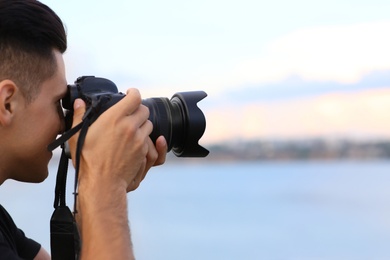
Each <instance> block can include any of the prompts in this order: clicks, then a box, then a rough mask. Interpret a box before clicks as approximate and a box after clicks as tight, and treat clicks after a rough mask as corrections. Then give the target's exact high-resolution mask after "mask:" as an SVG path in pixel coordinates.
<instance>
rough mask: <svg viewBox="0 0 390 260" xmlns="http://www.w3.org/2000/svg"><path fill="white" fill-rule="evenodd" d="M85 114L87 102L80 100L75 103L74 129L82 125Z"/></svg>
mask: <svg viewBox="0 0 390 260" xmlns="http://www.w3.org/2000/svg"><path fill="white" fill-rule="evenodd" d="M84 114H85V102H84V101H83V100H82V99H80V98H78V99H76V100H75V101H74V103H73V121H72V122H73V123H72V127H75V126H76V125H78V124H79V123H81V121H82V119H83V116H84Z"/></svg>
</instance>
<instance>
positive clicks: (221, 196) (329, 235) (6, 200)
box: [0, 162, 390, 260]
mask: <svg viewBox="0 0 390 260" xmlns="http://www.w3.org/2000/svg"><path fill="white" fill-rule="evenodd" d="M55 168H56V166H53V165H52V166H51V169H52V175H51V176H50V177H49V179H48V180H47V181H45V183H42V184H37V185H34V184H22V183H16V182H6V183H5V184H4V185H3V187H1V189H0V203H1V204H3V205H4V206H5V207H6V208H7V209H8V211H9V212H10V213H11V215H13V217H14V220H15V222H16V223H17V224H18V225H19V226H20V227H21V228H23V229H24V230H25V231H26V233H27V234H28V235H29V236H31V237H33V238H34V239H36V240H38V241H40V242H41V243H42V244H43V245H44V246H45V247H46V248H47V249H49V248H50V245H49V219H50V215H51V213H52V211H53V210H52V200H53V195H52V194H53V189H54V179H55V176H54V175H55V172H56V169H55ZM389 170H390V162H331V163H324V162H310V163H304V162H291V163H259V162H254V163H206V164H169V163H168V164H166V165H164V166H161V167H157V168H154V169H153V170H152V171H151V172H150V173H149V174H148V176H147V177H146V179H145V181H144V182H143V183H142V185H141V187H140V188H139V189H138V190H137V191H135V192H133V193H130V194H129V196H128V198H129V216H130V217H129V219H130V224H131V230H132V239H133V243H134V247H135V253H136V256H137V258H138V259H143V260H149V259H150V260H151V259H170V260H172V259H173V260H175V259H177V260H182V259H186V260H192V259H194V260H195V259H210V260H211V259H213V260H215V259H221V260H222V259H223V260H226V259H246V260H255V259H256V260H257V259H321V260H322V259H337V260H338V259H390V247H389V246H388V245H389V242H390V189H389V187H390V174H389ZM69 193H70V192H69ZM68 202H69V204H71V202H72V201H71V197H70V196H69V199H68Z"/></svg>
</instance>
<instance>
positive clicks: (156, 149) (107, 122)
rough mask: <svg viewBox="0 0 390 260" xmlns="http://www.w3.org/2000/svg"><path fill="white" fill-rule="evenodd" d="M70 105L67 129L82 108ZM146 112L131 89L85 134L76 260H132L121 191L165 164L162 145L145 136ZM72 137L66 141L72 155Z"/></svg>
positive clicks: (147, 127) (148, 130)
mask: <svg viewBox="0 0 390 260" xmlns="http://www.w3.org/2000/svg"><path fill="white" fill-rule="evenodd" d="M80 101H81V100H77V102H75V107H74V108H75V115H74V119H73V124H74V125H76V124H77V123H79V122H80V121H81V118H82V116H83V114H84V112H85V104H84V103H83V102H80ZM148 116H149V110H148V109H147V107H145V106H143V105H141V97H140V95H139V93H138V91H137V90H134V89H132V90H129V91H128V94H127V96H126V97H124V98H123V99H122V100H121V101H120V102H118V103H117V104H116V105H115V106H113V107H111V108H110V109H109V110H107V111H106V112H105V113H103V114H102V115H101V116H100V117H99V118H98V119H97V120H96V122H95V123H94V124H92V125H91V126H90V128H89V130H88V134H87V137H86V140H85V143H84V146H83V150H82V153H81V163H80V176H79V197H78V199H79V200H78V201H79V203H78V206H79V210H78V211H79V215H80V216H78V225H79V227H80V231H81V239H82V241H83V242H82V243H83V247H82V253H81V257H82V259H92V258H93V259H134V255H133V251H132V244H131V238H130V229H129V225H128V216H127V196H126V194H127V192H128V191H131V190H134V189H136V188H137V187H138V186H139V184H140V182H141V181H142V180H143V178H144V177H145V175H146V173H147V171H148V170H149V169H150V168H151V167H152V166H153V165H158V164H162V163H163V162H164V161H165V154H166V142H165V139H164V138H163V137H160V138H159V139H158V140H157V142H156V146H155V145H154V144H153V143H152V141H151V140H150V138H149V135H150V133H151V131H152V128H153V126H152V124H151V122H150V121H149V120H147V119H148ZM77 137H78V136H75V137H73V138H72V139H71V140H70V146H71V152H72V157H73V158H75V157H74V155H75V150H74V149H75V144H76V142H77Z"/></svg>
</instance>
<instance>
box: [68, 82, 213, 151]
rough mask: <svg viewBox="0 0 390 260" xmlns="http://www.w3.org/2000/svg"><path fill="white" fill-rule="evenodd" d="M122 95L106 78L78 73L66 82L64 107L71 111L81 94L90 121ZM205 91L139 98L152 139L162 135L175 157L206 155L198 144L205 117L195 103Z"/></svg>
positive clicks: (70, 123)
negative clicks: (146, 108)
mask: <svg viewBox="0 0 390 260" xmlns="http://www.w3.org/2000/svg"><path fill="white" fill-rule="evenodd" d="M124 96H125V95H124V94H123V93H119V92H118V88H117V87H116V85H115V84H114V83H113V82H112V81H110V80H108V79H105V78H97V77H94V76H82V77H79V78H78V79H77V80H76V81H75V84H73V85H68V92H67V94H66V96H65V97H64V98H63V99H62V106H63V108H64V109H66V110H68V111H70V112H73V102H74V101H75V100H76V99H77V98H81V99H83V100H84V102H85V103H86V105H87V112H86V114H88V116H89V117H90V119H91V122H93V121H94V120H96V118H98V117H99V115H101V114H102V113H103V112H104V111H106V110H107V109H109V108H110V107H111V106H113V105H115V104H116V103H117V102H118V101H119V100H121V99H122V98H123V97H124ZM206 96H207V94H206V93H205V92H204V91H192V92H179V93H176V94H174V95H173V96H172V98H171V99H170V100H169V99H168V98H165V97H161V98H148V99H144V100H143V101H142V104H143V105H145V106H147V107H148V108H149V111H150V115H149V120H150V121H151V122H152V124H153V131H152V133H151V134H150V138H151V139H152V141H153V142H155V141H156V139H157V138H158V137H159V136H160V135H163V136H164V137H165V139H166V141H167V144H168V151H170V150H172V151H173V153H174V154H175V155H176V156H178V157H206V156H207V155H208V154H209V151H208V150H206V149H205V148H203V147H202V146H200V145H199V144H198V141H199V139H200V138H201V137H202V135H203V133H204V131H205V128H206V120H205V117H204V114H203V112H202V111H201V110H200V109H199V108H198V106H197V103H198V102H199V101H200V100H202V99H203V98H205V97H206ZM71 120H72V116H67V122H66V125H67V129H69V128H70V127H71V125H72V122H71Z"/></svg>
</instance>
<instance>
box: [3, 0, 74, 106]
mask: <svg viewBox="0 0 390 260" xmlns="http://www.w3.org/2000/svg"><path fill="white" fill-rule="evenodd" d="M66 48H67V42H66V33H65V28H64V25H63V23H62V21H61V19H60V18H59V17H58V16H57V15H56V14H55V12H54V11H53V10H51V9H50V8H49V7H47V6H46V5H44V4H42V3H40V2H39V1H36V0H0V81H1V80H5V79H10V80H12V81H14V82H15V83H16V84H17V85H18V87H19V88H20V90H21V91H22V93H23V95H24V96H25V97H26V99H27V100H28V101H31V100H32V99H34V97H35V96H36V95H37V94H38V93H39V91H40V88H39V86H40V84H41V83H42V82H43V81H45V80H47V79H48V78H50V77H52V76H53V75H54V73H55V72H56V70H57V64H56V59H55V55H54V52H53V50H55V49H56V50H58V51H60V52H61V53H64V52H65V51H66Z"/></svg>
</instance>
